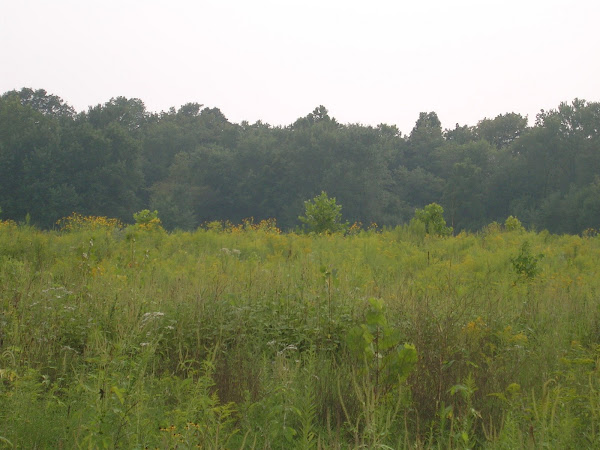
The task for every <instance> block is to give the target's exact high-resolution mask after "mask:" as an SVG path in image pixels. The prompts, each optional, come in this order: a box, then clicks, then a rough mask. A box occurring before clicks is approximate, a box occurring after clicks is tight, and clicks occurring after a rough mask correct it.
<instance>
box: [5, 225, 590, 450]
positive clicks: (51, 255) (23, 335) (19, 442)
mask: <svg viewBox="0 0 600 450" xmlns="http://www.w3.org/2000/svg"><path fill="white" fill-rule="evenodd" d="M524 243H527V245H525V246H524V245H523V244H524ZM599 260H600V238H599V237H593V236H592V237H590V236H588V237H578V236H556V235H551V234H548V233H545V232H542V233H531V232H519V231H514V232H506V231H502V230H501V229H499V228H497V227H489V228H488V229H487V230H486V231H484V232H481V233H479V234H477V235H472V234H464V233H463V234H460V235H458V236H456V237H451V238H432V237H429V236H424V235H423V234H422V233H420V232H418V231H415V230H411V229H410V227H399V228H396V229H393V230H387V231H383V232H376V231H368V232H365V231H363V232H358V233H356V234H353V235H349V236H341V235H323V236H307V235H296V234H282V233H279V232H278V230H277V229H276V228H275V227H273V224H265V223H263V224H258V225H253V224H251V223H246V224H245V225H242V226H229V227H224V228H223V227H220V226H218V225H217V224H212V226H211V227H209V229H200V230H198V231H196V232H192V233H188V232H176V233H172V234H167V233H165V232H164V231H162V230H161V229H160V228H159V227H158V226H137V227H129V228H126V229H121V228H119V227H118V225H117V224H114V223H110V222H106V221H105V222H102V223H100V222H99V221H94V220H93V219H90V220H87V221H86V220H82V221H81V224H80V226H76V227H71V228H70V230H65V231H62V232H41V231H38V230H35V229H33V228H29V227H27V226H15V225H14V224H10V223H6V222H5V223H1V224H0V286H1V289H0V446H5V447H15V448H16V447H19V448H103V447H107V448H114V447H120V448H146V447H147V448H175V447H177V448H195V447H196V446H197V445H199V446H200V447H201V448H356V447H367V448H378V447H379V448H406V447H411V448H414V447H417V448H442V447H443V448H447V447H449V446H451V447H452V448H472V447H475V446H483V447H490V448H524V447H525V448H538V447H551V448H565V447H571V448H580V447H587V448H589V447H599V446H600V436H599V432H600V430H599V428H600V427H599V426H598V423H600V375H599V364H600V363H599V358H600V301H599V298H598V295H599V288H600V274H599V273H598V272H599V270H600V269H599V267H600V266H599V264H598V263H599ZM519 262H521V263H522V264H520V265H519ZM372 299H377V301H374V300H372ZM377 305H379V306H377ZM376 307H380V309H377V308H376ZM361 325H362V326H363V327H362V328H360V326H361ZM357 327H358V328H357ZM360 329H362V330H363V332H362V334H361V332H360V331H359V330H360ZM357 330H358V331H357ZM364 330H370V331H369V333H370V335H369V333H367V332H366V331H364ZM350 336H354V338H351V337H350ZM357 336H358V337H357ZM369 336H371V337H369ZM352 339H354V341H353V340H352ZM357 339H358V340H357ZM360 339H364V341H360ZM357 342H359V344H357ZM361 342H362V343H363V344H364V345H363V344H360V343H361ZM353 343H354V344H353ZM405 344H409V346H405ZM410 345H412V346H414V348H415V350H416V355H417V358H416V360H414V361H412V362H411V361H410V360H409V359H410V358H409V356H410V355H409V353H410V352H408V350H407V351H406V352H404V353H403V352H402V351H403V349H405V348H409V347H410ZM353 346H354V347H353ZM407 352H408V353H407ZM390 355H391V356H390ZM398 355H400V356H398ZM407 355H408V356H407ZM390 358H391V359H390ZM403 358H404V359H403Z"/></svg>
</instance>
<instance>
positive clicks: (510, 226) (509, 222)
mask: <svg viewBox="0 0 600 450" xmlns="http://www.w3.org/2000/svg"><path fill="white" fill-rule="evenodd" d="M504 229H505V230H506V231H519V232H522V231H525V228H524V227H523V225H522V224H521V221H520V220H519V219H517V218H516V217H514V216H508V217H507V218H506V220H505V221H504Z"/></svg>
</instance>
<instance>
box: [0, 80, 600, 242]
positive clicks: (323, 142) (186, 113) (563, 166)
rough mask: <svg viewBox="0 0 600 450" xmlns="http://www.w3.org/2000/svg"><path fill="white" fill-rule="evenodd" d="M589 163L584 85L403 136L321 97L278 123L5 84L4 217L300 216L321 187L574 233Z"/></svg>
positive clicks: (195, 107)
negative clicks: (356, 120)
mask: <svg viewBox="0 0 600 450" xmlns="http://www.w3.org/2000/svg"><path fill="white" fill-rule="evenodd" d="M599 176H600V103H597V102H587V101H585V100H581V99H575V100H573V101H572V102H571V103H561V104H560V105H558V107H557V108H556V109H553V110H550V111H541V112H540V113H539V114H538V115H537V117H536V118H535V122H534V123H533V124H531V125H528V123H527V118H526V117H523V116H521V115H519V114H516V113H511V112H509V113H505V114H500V115H498V116H497V117H495V118H492V119H489V118H484V119H482V120H480V121H479V122H478V123H477V125H475V126H467V125H460V124H456V125H455V127H454V128H453V129H446V130H444V129H442V125H441V121H440V119H439V118H438V116H437V114H436V113H435V112H431V111H430V112H423V113H421V114H420V115H419V117H418V118H417V120H416V123H415V127H414V128H413V130H412V131H411V133H410V134H409V135H407V136H404V135H402V133H401V132H400V131H399V130H398V129H397V127H395V126H394V125H388V124H380V125H378V126H377V127H372V126H365V125H360V124H340V123H339V122H338V121H337V120H336V119H335V118H333V117H331V116H330V114H329V111H328V110H327V108H325V107H324V106H322V105H321V106H318V107H317V108H315V109H314V110H313V111H312V112H310V113H308V114H307V115H306V116H304V117H301V118H298V119H297V120H296V121H295V122H294V123H292V124H290V125H289V126H285V127H282V126H277V127H275V126H271V125H269V124H266V123H263V122H260V121H258V122H256V123H254V124H250V123H248V122H242V123H240V124H236V123H232V122H230V121H229V120H228V119H227V117H226V116H225V115H224V114H223V113H222V112H221V111H220V110H219V109H218V108H208V107H205V106H203V105H201V104H199V103H188V104H185V105H183V106H182V107H181V108H179V109H178V110H176V109H175V108H171V109H169V110H168V111H163V112H161V113H152V112H149V111H148V110H147V109H146V107H145V105H144V102H143V101H142V100H140V99H135V98H132V99H128V98H125V97H115V98H112V99H110V100H109V101H107V102H106V103H104V104H98V105H95V106H92V107H90V108H89V109H88V110H87V111H84V112H80V113H77V112H76V111H75V110H74V109H73V108H72V107H71V106H69V105H68V103H67V102H65V101H64V100H62V99H61V98H59V97H57V96H55V95H52V94H49V93H47V92H46V91H45V90H43V89H37V90H34V89H29V88H24V89H21V90H20V91H10V92H6V93H4V94H3V95H2V96H1V97H0V205H2V210H3V218H4V219H12V220H15V221H23V220H25V217H26V216H27V215H28V214H29V215H30V217H31V222H32V224H35V225H37V226H40V227H44V228H51V227H53V226H54V224H55V222H56V221H57V220H58V219H60V218H61V217H65V216H68V215H69V214H71V213H72V212H74V211H76V212H79V213H82V214H90V215H98V216H99V215H103V216H109V217H114V218H118V219H120V220H122V221H125V222H126V221H131V217H132V214H133V213H134V212H136V211H140V210H142V209H148V210H150V211H153V210H158V212H159V214H160V217H161V219H162V221H163V224H164V226H165V228H167V229H174V228H181V229H193V228H195V227H198V226H200V225H201V224H203V223H205V222H209V221H214V220H229V221H232V222H238V223H239V222H240V221H241V220H242V219H244V218H249V217H254V218H255V219H257V220H262V219H267V218H275V219H276V220H277V221H278V224H279V226H280V227H281V228H283V229H294V228H296V227H297V226H298V225H300V223H301V221H300V219H299V215H301V214H302V212H303V211H304V210H305V203H304V202H305V201H306V199H310V198H313V197H314V195H315V192H322V191H324V192H327V193H328V194H329V195H331V196H332V198H335V199H336V201H337V202H338V203H336V204H337V205H338V206H339V205H343V206H344V218H345V220H348V221H349V222H351V223H352V222H362V223H365V224H369V223H372V222H375V223H377V224H379V225H385V226H395V225H398V224H402V223H407V222H408V221H409V220H411V218H412V217H413V215H414V212H415V209H422V208H424V207H425V206H426V205H429V204H432V203H436V204H438V205H439V206H440V207H442V208H443V210H444V211H445V215H446V218H447V220H448V221H449V226H451V227H453V228H454V230H455V231H461V230H477V229H480V228H481V227H483V226H485V225H486V224H489V223H491V222H493V221H497V222H500V223H502V222H504V220H505V219H506V218H507V217H508V216H511V215H512V216H515V217H518V218H519V219H520V220H521V221H522V223H523V225H524V226H525V227H537V228H538V229H539V228H546V229H548V230H550V231H552V232H556V233H579V232H582V231H584V230H586V229H588V228H600V200H598V199H599V198H600V196H599V195H598V193H599V192H600V179H599ZM303 217H307V216H303Z"/></svg>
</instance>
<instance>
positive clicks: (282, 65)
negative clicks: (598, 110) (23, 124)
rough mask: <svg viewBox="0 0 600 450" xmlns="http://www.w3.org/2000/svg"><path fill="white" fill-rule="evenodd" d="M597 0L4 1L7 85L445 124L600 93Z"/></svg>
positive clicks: (84, 104)
mask: <svg viewBox="0 0 600 450" xmlns="http://www.w3.org/2000/svg"><path fill="white" fill-rule="evenodd" d="M599 24H600V1H598V0H568V1H567V0H565V1H556V0H543V1H542V0H540V1H538V0H502V1H496V0H478V1H471V0H419V1H418V0H413V1H410V2H407V1H401V0H397V1H391V0H364V1H353V0H301V1H297V0H278V1H276V0H239V1H238V0H208V1H205V0H196V1H186V0H168V1H163V0H144V1H142V0H140V1H138V0H102V1H96V0H94V1H87V0H52V1H51V0H45V1H44V0H0V43H1V44H0V92H1V93H3V92H6V91H8V90H12V89H20V88H21V87H32V88H34V89H36V88H43V89H46V90H47V91H48V92H49V93H53V94H56V95H58V96H60V97H62V98H63V99H64V100H65V101H67V102H68V103H69V104H71V105H72V106H74V107H75V108H76V109H77V110H78V111H81V110H86V109H87V108H88V107H89V106H91V105H96V104H98V103H105V102H106V101H108V100H110V98H111V97H116V96H119V95H122V96H126V97H129V98H131V97H136V98H140V99H141V100H143V101H144V103H145V104H146V107H147V108H148V109H149V110H150V111H157V112H158V111H161V110H166V109H168V108H169V107H171V106H175V107H176V108H178V107H179V106H180V105H181V104H183V103H187V102H198V103H202V104H204V105H206V106H210V107H218V108H220V109H221V111H222V112H223V113H224V114H225V115H226V116H227V118H228V119H229V120H230V121H232V122H238V123H239V122H241V121H242V120H248V121H250V122H254V121H256V120H262V121H264V122H268V123H270V124H273V125H288V124H290V123H292V122H293V121H295V120H296V119H297V118H299V117H301V116H305V115H306V114H308V113H309V112H311V111H312V110H313V109H314V108H315V107H316V106H318V105H321V104H322V105H325V106H326V107H327V108H328V109H329V112H330V114H331V115H332V116H334V117H336V118H337V119H338V121H340V122H342V123H362V124H366V125H377V124H379V123H387V124H395V125H397V126H398V127H399V128H400V130H401V131H402V132H404V133H409V132H410V130H411V129H412V127H413V126H414V123H415V121H416V120H417V118H418V115H419V112H421V111H435V112H436V113H437V114H438V116H439V118H440V120H441V121H442V126H443V127H444V128H453V127H454V125H455V124H456V123H460V124H461V125H464V124H467V125H475V124H476V123H477V121H478V120H480V119H483V118H484V117H489V118H492V117H495V116H496V115H498V114H503V113H506V112H517V113H521V114H523V115H528V116H529V118H530V123H531V122H532V121H533V119H534V118H535V114H536V113H537V112H539V110H540V109H542V108H543V109H551V108H555V107H557V106H558V104H559V103H560V102H561V101H569V102H570V101H571V100H573V99H574V98H576V97H578V98H583V99H586V100H588V101H600V31H599Z"/></svg>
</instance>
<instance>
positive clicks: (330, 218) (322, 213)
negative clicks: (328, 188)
mask: <svg viewBox="0 0 600 450" xmlns="http://www.w3.org/2000/svg"><path fill="white" fill-rule="evenodd" d="M298 218H299V219H300V221H301V222H302V223H303V224H304V225H305V227H306V230H307V231H308V232H311V233H317V234H320V233H337V232H342V231H344V230H345V229H346V228H347V224H346V223H343V222H342V205H338V204H337V203H336V200H335V197H332V198H330V197H328V196H327V193H326V192H325V191H321V194H320V195H318V196H316V197H314V198H313V199H312V200H307V201H305V202H304V215H303V216H299V217H298Z"/></svg>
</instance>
